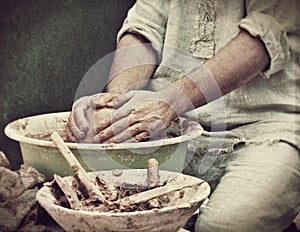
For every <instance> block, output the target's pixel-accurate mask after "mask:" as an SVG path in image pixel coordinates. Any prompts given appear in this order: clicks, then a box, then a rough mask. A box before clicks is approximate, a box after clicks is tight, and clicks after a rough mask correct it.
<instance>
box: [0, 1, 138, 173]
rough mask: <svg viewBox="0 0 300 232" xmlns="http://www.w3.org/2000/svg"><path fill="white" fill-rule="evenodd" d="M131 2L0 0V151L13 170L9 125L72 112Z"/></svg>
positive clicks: (16, 160)
mask: <svg viewBox="0 0 300 232" xmlns="http://www.w3.org/2000/svg"><path fill="white" fill-rule="evenodd" d="M133 3H134V0H130V1H129V0H127V1H124V0H39V1H37V0H26V1H22V0H0V83H1V85H0V94H1V95H0V96H1V100H0V110H1V111H0V114H1V120H0V130H1V132H0V150H2V151H4V152H5V153H6V154H7V156H8V158H9V160H10V162H11V163H12V167H13V169H17V168H18V167H19V165H20V164H21V163H22V159H21V153H20V150H19V146H18V144H17V143H16V142H13V141H12V140H10V139H8V138H7V137H6V136H5V135H4V132H3V130H4V127H5V126H6V124H8V123H9V122H10V121H12V120H15V119H18V118H22V117H25V116H30V115H36V114H42V113H48V112H58V111H66V110H70V109H71V105H72V103H73V100H74V96H75V93H76V90H77V87H78V85H79V83H80V81H81V79H82V77H83V75H84V74H85V73H86V71H87V70H88V69H89V68H90V67H91V66H92V65H93V64H94V63H95V62H96V61H97V60H99V59H101V58H102V57H104V56H105V55H107V54H109V53H110V52H112V51H113V50H114V49H115V43H116V33H117V31H118V29H119V28H120V27H121V25H122V22H123V20H124V18H125V17H126V14H127V10H128V9H129V8H130V6H131V5H132V4H133Z"/></svg>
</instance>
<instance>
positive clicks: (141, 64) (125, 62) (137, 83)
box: [106, 33, 157, 94]
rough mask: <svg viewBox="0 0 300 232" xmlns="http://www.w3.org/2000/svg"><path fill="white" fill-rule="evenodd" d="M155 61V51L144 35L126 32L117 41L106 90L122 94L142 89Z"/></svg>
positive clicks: (153, 68) (151, 72) (150, 74)
mask: <svg viewBox="0 0 300 232" xmlns="http://www.w3.org/2000/svg"><path fill="white" fill-rule="evenodd" d="M156 62H157V55H156V52H155V51H154V50H153V49H152V47H151V44H150V43H149V41H147V40H146V39H145V38H144V37H142V36H139V35H137V34H131V33H127V34H125V35H124V36H123V37H122V38H121V39H120V42H119V43H118V46H117V50H116V52H115V56H114V60H113V64H112V67H111V72H110V77H109V81H108V84H107V86H106V92H108V93H114V94H123V93H126V92H128V91H129V90H136V89H143V88H144V87H145V86H146V85H147V83H148V80H149V79H150V78H151V76H152V74H153V72H154V70H155V68H156Z"/></svg>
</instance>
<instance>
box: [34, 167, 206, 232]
mask: <svg viewBox="0 0 300 232" xmlns="http://www.w3.org/2000/svg"><path fill="white" fill-rule="evenodd" d="M101 173H102V174H103V175H104V177H105V178H106V179H107V180H109V181H110V182H112V183H115V184H116V185H118V184H120V183H124V182H125V183H127V184H138V185H145V180H146V176H147V170H145V169H127V170H123V173H122V175H121V176H118V177H117V176H114V175H113V174H112V172H111V171H103V172H101ZM95 174H96V173H89V175H95ZM176 174H178V173H174V172H169V171H160V178H161V181H164V180H168V179H170V178H172V177H174V175H176ZM184 178H187V179H190V178H196V177H192V176H188V175H184ZM64 180H66V181H67V182H69V184H71V178H70V177H64ZM183 190H184V194H183V196H181V197H179V195H182V191H177V192H175V193H174V195H173V199H174V201H171V202H170V203H169V205H167V206H166V207H164V208H161V209H152V210H145V211H135V212H124V213H123V212H121V213H110V212H91V211H85V210H72V209H69V208H64V207H62V206H60V205H57V204H55V197H54V196H53V195H52V193H51V187H48V186H44V187H42V188H41V189H40V190H39V192H38V193H37V200H38V202H39V203H40V205H41V206H42V207H43V208H44V209H45V210H46V211H47V212H48V213H49V214H50V215H51V216H52V218H53V219H54V220H55V221H56V222H57V223H58V224H59V225H60V226H61V227H62V228H63V229H64V230H66V231H67V232H71V231H77V232H78V231H84V232H86V231H97V232H112V231H114V232H121V231H122V232H124V231H126V232H129V231H132V232H152V231H157V232H158V231H159V232H163V231H165V232H176V231H178V230H179V229H180V228H182V226H183V225H184V224H185V223H186V222H187V220H188V219H189V218H190V217H191V216H192V215H193V213H194V212H195V211H196V210H197V209H198V208H199V207H200V205H201V204H202V202H203V201H204V200H205V199H206V198H207V197H208V195H209V193H210V187H209V185H208V184H207V183H206V182H203V183H202V184H201V185H200V186H198V187H195V186H194V187H186V188H184V189H183ZM180 192H181V193H180Z"/></svg>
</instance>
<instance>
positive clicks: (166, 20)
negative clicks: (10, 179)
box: [118, 0, 300, 149]
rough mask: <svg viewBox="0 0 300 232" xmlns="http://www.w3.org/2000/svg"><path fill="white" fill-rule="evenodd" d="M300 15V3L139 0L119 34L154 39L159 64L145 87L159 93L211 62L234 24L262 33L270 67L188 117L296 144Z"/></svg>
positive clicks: (299, 141)
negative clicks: (134, 34) (208, 61)
mask: <svg viewBox="0 0 300 232" xmlns="http://www.w3.org/2000/svg"><path fill="white" fill-rule="evenodd" d="M299 12H300V1H299V0H265V1H261V0H251V1H250V0H249V1H247V0H246V1H242V0H148V1H147V0H137V1H136V3H135V5H134V6H133V7H132V8H131V9H130V10H129V12H128V16H127V18H126V19H125V21H124V24H123V26H122V28H121V29H120V31H119V33H118V39H120V37H121V36H122V35H124V33H126V32H134V33H138V34H141V35H143V36H145V37H146V38H147V39H148V40H149V41H150V42H151V44H152V46H153V48H154V49H155V50H156V52H157V54H158V57H159V59H160V61H159V62H160V65H159V67H158V68H157V70H156V72H155V74H154V76H153V78H152V79H153V81H152V82H151V84H150V88H151V89H153V90H158V89H160V88H163V87H164V86H165V85H166V84H168V83H170V82H172V81H176V80H177V79H179V78H182V77H183V76H185V75H187V74H188V73H189V72H191V71H192V70H194V69H195V68H197V67H199V66H200V65H201V64H202V63H203V62H204V61H205V60H207V59H210V58H211V57H212V56H213V55H214V54H215V53H216V52H218V50H220V49H221V48H222V47H224V46H225V45H226V44H227V43H228V42H229V41H230V40H231V39H232V38H233V37H234V36H235V35H236V34H237V33H238V31H239V28H242V29H245V30H247V31H248V32H249V33H250V34H251V35H253V36H256V37H259V38H260V39H261V40H262V41H263V42H264V44H265V46H266V48H267V50H268V52H269V55H270V57H271V63H270V66H269V68H268V69H267V70H265V71H264V72H263V73H261V75H258V76H257V77H255V78H254V79H252V80H251V81H250V82H248V83H247V84H245V85H243V86H242V87H240V88H238V89H236V90H234V91H232V92H230V93H229V94H227V95H225V96H223V97H222V98H220V99H218V100H216V101H213V102H211V103H209V104H207V105H205V106H203V107H199V108H198V109H195V110H193V111H191V112H189V113H188V115H190V116H193V117H197V119H198V120H199V122H200V123H201V124H202V125H203V126H204V128H205V129H207V130H212V131H217V130H219V129H220V130H222V129H224V125H225V126H226V130H227V131H231V132H235V133H237V135H238V136H240V137H243V138H246V139H248V140H255V141H262V140H263V141H266V140H269V141H275V140H278V141H280V140H281V141H285V142H288V143H290V144H291V145H293V146H295V147H297V148H298V149H299V147H300V129H299V127H300V118H299V113H300V96H299V86H300V67H299V53H300V39H299V35H300V17H299V15H298V14H299ZM232 65H234V64H232ZM212 128H213V129H212Z"/></svg>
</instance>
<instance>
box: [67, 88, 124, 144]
mask: <svg viewBox="0 0 300 232" xmlns="http://www.w3.org/2000/svg"><path fill="white" fill-rule="evenodd" d="M117 97H120V95H119V94H109V93H100V94H95V95H92V96H86V97H82V98H80V99H78V100H77V101H75V102H74V104H73V106H72V111H71V113H70V115H69V118H68V123H67V133H66V134H67V140H68V141H70V142H76V141H80V142H93V137H94V135H95V133H94V131H95V130H94V128H95V127H96V126H97V124H98V122H99V121H101V119H102V117H104V118H109V117H110V115H111V113H112V111H113V110H114V109H113V107H118V102H117V101H116V99H117ZM97 108H99V109H97Z"/></svg>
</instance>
